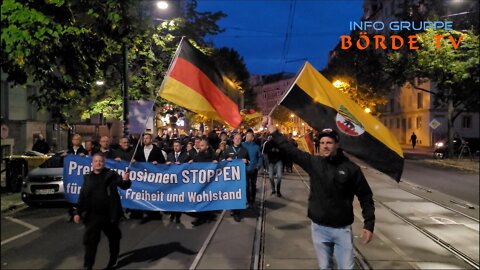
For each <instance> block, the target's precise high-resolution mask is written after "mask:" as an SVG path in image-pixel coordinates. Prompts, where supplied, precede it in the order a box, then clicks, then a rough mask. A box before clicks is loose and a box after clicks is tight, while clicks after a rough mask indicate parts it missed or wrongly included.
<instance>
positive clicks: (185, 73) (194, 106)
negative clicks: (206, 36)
mask: <svg viewBox="0 0 480 270" xmlns="http://www.w3.org/2000/svg"><path fill="white" fill-rule="evenodd" d="M159 91H160V96H161V97H162V98H164V99H166V100H169V101H171V102H173V103H175V104H177V105H178V106H181V107H184V108H186V109H188V110H190V111H193V112H195V113H198V114H202V115H205V116H207V117H208V118H213V119H216V120H221V121H224V122H226V123H227V124H229V125H230V126H232V127H238V126H239V125H240V122H241V121H242V117H241V116H240V113H239V111H238V106H237V104H236V103H235V102H234V101H233V100H232V98H235V95H238V91H237V90H236V89H235V88H234V86H233V85H232V82H231V81H230V80H228V78H226V77H225V76H223V75H222V73H221V72H220V71H219V70H218V69H217V68H216V66H215V64H214V63H213V62H212V61H211V60H210V59H209V58H208V57H207V56H206V55H204V54H203V53H202V52H201V51H199V50H198V49H196V48H195V47H193V46H192V45H191V44H190V43H189V42H188V41H187V40H185V39H183V38H182V40H181V41H180V45H179V47H178V49H177V53H176V56H175V58H174V59H173V61H172V65H171V67H170V69H169V71H168V73H167V75H166V78H165V81H164V83H163V85H162V87H161V88H160V90H159Z"/></svg>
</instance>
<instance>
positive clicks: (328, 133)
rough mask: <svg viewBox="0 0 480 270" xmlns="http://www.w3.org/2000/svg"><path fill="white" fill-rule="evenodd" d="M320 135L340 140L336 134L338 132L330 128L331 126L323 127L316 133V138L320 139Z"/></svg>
mask: <svg viewBox="0 0 480 270" xmlns="http://www.w3.org/2000/svg"><path fill="white" fill-rule="evenodd" d="M322 137H329V138H332V139H334V140H335V141H336V142H339V141H340V138H339V136H338V133H337V132H336V131H335V130H333V129H331V128H325V129H323V130H322V132H320V133H319V134H318V139H321V138H322Z"/></svg>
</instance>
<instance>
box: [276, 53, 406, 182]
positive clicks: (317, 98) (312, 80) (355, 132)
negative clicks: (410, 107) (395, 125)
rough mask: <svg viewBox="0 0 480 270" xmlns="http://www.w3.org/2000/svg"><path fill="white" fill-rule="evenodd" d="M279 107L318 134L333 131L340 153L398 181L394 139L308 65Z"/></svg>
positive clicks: (398, 160) (398, 154) (400, 163)
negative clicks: (341, 151) (334, 131)
mask: <svg viewBox="0 0 480 270" xmlns="http://www.w3.org/2000/svg"><path fill="white" fill-rule="evenodd" d="M279 105H280V106H278V107H280V108H278V110H279V111H281V110H284V109H282V108H281V107H282V106H283V107H285V108H286V109H288V110H290V111H292V112H294V113H295V114H296V115H298V116H299V117H300V118H302V119H303V120H304V121H305V122H307V123H308V124H309V125H310V126H311V127H312V128H314V129H316V130H318V131H321V130H322V129H324V128H332V129H334V130H336V131H337V132H338V134H340V147H341V148H342V149H343V150H345V151H346V152H348V153H350V154H353V155H354V156H357V157H358V158H360V159H361V160H363V161H365V162H366V163H368V164H369V165H370V166H372V167H373V168H375V169H377V170H379V171H381V172H383V173H385V174H387V175H389V176H390V177H392V178H393V179H395V180H396V181H397V182H398V181H400V178H401V176H402V171H403V164H404V158H403V152H402V148H401V147H400V144H399V143H398V141H397V139H396V138H395V136H394V135H393V134H392V133H391V132H390V131H389V130H388V129H387V128H386V127H385V126H384V125H383V124H382V123H381V122H380V121H379V120H378V119H376V118H375V117H373V116H372V115H371V114H369V113H366V112H364V110H363V109H362V108H361V107H360V106H358V105H357V104H356V103H355V102H354V101H352V100H351V99H350V98H349V97H348V96H346V95H345V94H343V93H342V92H341V91H339V90H338V89H336V88H335V87H334V86H333V85H332V83H331V82H329V81H328V80H327V79H326V78H325V77H323V75H322V74H320V73H319V72H318V71H317V70H315V68H314V67H313V66H312V65H310V64H309V63H308V62H306V63H305V65H304V66H303V67H302V69H301V70H300V72H299V74H298V75H297V77H296V79H295V81H294V82H293V84H292V86H291V87H290V89H289V90H288V91H287V93H285V95H284V96H283V98H282V100H281V101H280V104H279ZM274 110H277V109H274ZM272 112H273V111H272ZM273 117H274V116H273Z"/></svg>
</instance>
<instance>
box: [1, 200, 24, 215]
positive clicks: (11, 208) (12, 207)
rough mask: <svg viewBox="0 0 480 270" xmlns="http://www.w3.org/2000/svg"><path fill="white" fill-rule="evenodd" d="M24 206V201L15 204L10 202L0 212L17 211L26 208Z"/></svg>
mask: <svg viewBox="0 0 480 270" xmlns="http://www.w3.org/2000/svg"><path fill="white" fill-rule="evenodd" d="M26 207H27V205H26V204H25V203H24V202H20V203H17V204H12V205H10V206H8V207H7V208H5V209H2V212H1V213H2V214H7V213H9V214H10V213H15V212H17V211H20V210H22V209H24V208H26Z"/></svg>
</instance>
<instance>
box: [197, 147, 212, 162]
mask: <svg viewBox="0 0 480 270" xmlns="http://www.w3.org/2000/svg"><path fill="white" fill-rule="evenodd" d="M192 150H193V149H192ZM214 160H217V157H216V155H215V152H214V151H213V149H212V148H210V147H209V148H208V149H207V151H203V152H198V153H197V154H196V155H195V156H194V157H193V162H212V161H214Z"/></svg>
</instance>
